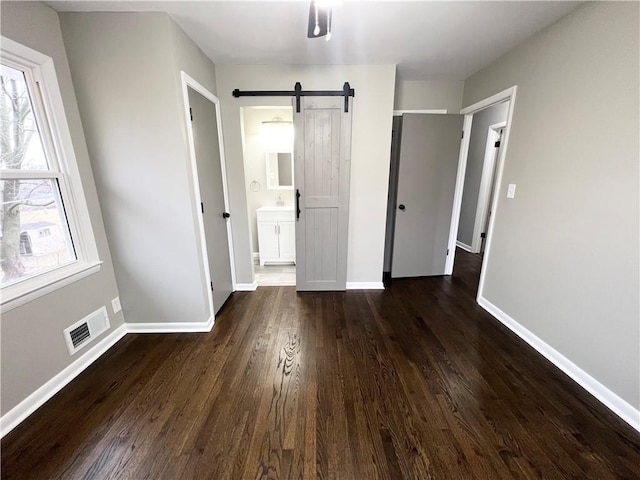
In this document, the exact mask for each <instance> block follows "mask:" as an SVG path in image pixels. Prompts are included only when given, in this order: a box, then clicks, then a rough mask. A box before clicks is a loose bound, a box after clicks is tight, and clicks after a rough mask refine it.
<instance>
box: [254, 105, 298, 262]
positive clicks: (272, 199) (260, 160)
mask: <svg viewBox="0 0 640 480" xmlns="http://www.w3.org/2000/svg"><path fill="white" fill-rule="evenodd" d="M273 117H280V118H282V119H283V120H288V121H290V122H293V110H292V109H291V108H286V109H285V108H243V109H242V119H243V122H242V123H243V129H242V132H243V134H244V142H243V147H244V149H243V156H244V171H245V176H246V185H245V188H246V190H247V214H248V215H249V222H250V223H251V224H250V230H251V251H252V252H253V253H257V252H258V251H259V250H258V224H257V219H256V210H257V209H258V208H260V207H262V206H263V205H275V204H276V202H277V201H278V196H279V195H281V196H282V200H283V201H284V203H285V204H286V205H293V189H291V190H267V164H266V160H265V153H266V150H265V149H264V146H263V145H262V141H261V138H260V125H261V124H262V122H264V121H269V120H271V119H273ZM291 148H292V149H293V145H292V146H291ZM254 180H255V181H257V182H258V183H260V190H259V191H257V192H253V191H251V189H250V188H249V185H250V184H251V182H253V181H254Z"/></svg>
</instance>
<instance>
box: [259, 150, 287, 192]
mask: <svg viewBox="0 0 640 480" xmlns="http://www.w3.org/2000/svg"><path fill="white" fill-rule="evenodd" d="M266 157H267V189H268V190H293V154H292V153H291V152H267V154H266Z"/></svg>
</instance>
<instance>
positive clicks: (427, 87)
mask: <svg viewBox="0 0 640 480" xmlns="http://www.w3.org/2000/svg"><path fill="white" fill-rule="evenodd" d="M463 88H464V82H462V81H456V80H416V81H412V80H399V81H397V82H396V91H395V98H394V107H393V108H394V110H441V109H446V110H447V112H448V113H458V112H459V111H460V109H461V108H462V91H463Z"/></svg>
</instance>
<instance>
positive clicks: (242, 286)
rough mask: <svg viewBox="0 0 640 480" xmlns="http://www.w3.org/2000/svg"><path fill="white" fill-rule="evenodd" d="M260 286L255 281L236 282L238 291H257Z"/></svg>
mask: <svg viewBox="0 0 640 480" xmlns="http://www.w3.org/2000/svg"><path fill="white" fill-rule="evenodd" d="M257 288H258V282H255V281H254V282H253V283H236V292H255V291H256V289H257Z"/></svg>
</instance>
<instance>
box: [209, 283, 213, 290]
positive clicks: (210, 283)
mask: <svg viewBox="0 0 640 480" xmlns="http://www.w3.org/2000/svg"><path fill="white" fill-rule="evenodd" d="M209 283H210V284H211V291H212V292H213V282H209Z"/></svg>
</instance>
